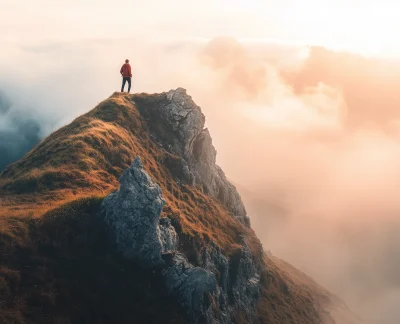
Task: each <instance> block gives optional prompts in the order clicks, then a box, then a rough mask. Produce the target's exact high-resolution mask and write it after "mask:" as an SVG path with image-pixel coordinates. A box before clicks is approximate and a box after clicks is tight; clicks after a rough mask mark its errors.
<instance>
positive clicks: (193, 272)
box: [163, 252, 217, 324]
mask: <svg viewBox="0 0 400 324" xmlns="http://www.w3.org/2000/svg"><path fill="white" fill-rule="evenodd" d="M163 275H164V277H165V283H166V286H167V289H168V291H169V293H170V294H171V295H173V296H175V297H176V298H177V299H178V300H179V302H180V304H181V306H182V308H183V309H184V310H185V313H186V316H187V317H188V319H189V320H190V323H194V324H195V323H199V322H206V323H212V322H213V320H212V317H213V316H212V311H210V310H209V308H210V307H211V303H210V302H211V299H210V298H211V297H212V296H213V295H214V294H215V292H216V291H217V280H216V278H215V275H214V273H212V272H211V271H208V270H206V269H204V268H200V267H194V266H193V265H192V264H190V263H189V262H188V261H187V259H186V257H185V256H184V255H183V254H181V253H179V252H177V253H175V254H174V255H173V257H172V259H171V260H170V262H169V267H168V268H166V269H164V270H163Z"/></svg>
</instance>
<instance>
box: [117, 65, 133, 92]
mask: <svg viewBox="0 0 400 324" xmlns="http://www.w3.org/2000/svg"><path fill="white" fill-rule="evenodd" d="M119 72H120V73H121V75H122V87H121V92H124V88H125V83H126V82H128V93H129V92H130V91H131V79H132V70H131V65H130V64H129V60H128V59H126V60H125V64H124V65H122V67H121V70H120V71H119Z"/></svg>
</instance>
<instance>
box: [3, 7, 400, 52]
mask: <svg viewBox="0 0 400 324" xmlns="http://www.w3.org/2000/svg"><path fill="white" fill-rule="evenodd" d="M399 12H400V4H399V3H398V2H396V1H392V0H381V1H378V0H367V1H360V0H351V1H347V0H346V1H345V0H333V1H332V0H331V1H328V0H303V1H297V0H264V1H261V0H230V1H228V0H203V1H187V0H170V1H161V0H158V1H157V0H148V1H137V0H120V1H118V2H115V1H109V0H96V1H92V0H85V1H78V0H70V1H64V0H37V1H29V0H16V1H14V0H2V1H1V2H0V28H1V30H2V31H3V32H2V33H1V35H0V39H1V40H7V41H11V42H18V43H35V42H45V41H49V40H77V39H93V38H97V39H98V38H126V37H132V36H140V35H141V36H151V37H152V38H155V39H171V38H179V39H182V38H191V37H199V38H213V37H215V36H231V37H235V38H255V39H271V38H273V39H279V40H287V41H297V42H303V43H306V44H311V45H322V46H327V47H331V48H336V49H343V48H346V49H347V50H352V51H357V52H362V53H364V54H365V55H385V56H393V55H396V54H398V53H399V52H400V44H398V42H396V41H394V40H393V32H394V31H396V30H398V29H399V28H400V21H399V20H398V19H397V17H398V15H399ZM315 26H318V28H315ZM4 31H5V32H4Z"/></svg>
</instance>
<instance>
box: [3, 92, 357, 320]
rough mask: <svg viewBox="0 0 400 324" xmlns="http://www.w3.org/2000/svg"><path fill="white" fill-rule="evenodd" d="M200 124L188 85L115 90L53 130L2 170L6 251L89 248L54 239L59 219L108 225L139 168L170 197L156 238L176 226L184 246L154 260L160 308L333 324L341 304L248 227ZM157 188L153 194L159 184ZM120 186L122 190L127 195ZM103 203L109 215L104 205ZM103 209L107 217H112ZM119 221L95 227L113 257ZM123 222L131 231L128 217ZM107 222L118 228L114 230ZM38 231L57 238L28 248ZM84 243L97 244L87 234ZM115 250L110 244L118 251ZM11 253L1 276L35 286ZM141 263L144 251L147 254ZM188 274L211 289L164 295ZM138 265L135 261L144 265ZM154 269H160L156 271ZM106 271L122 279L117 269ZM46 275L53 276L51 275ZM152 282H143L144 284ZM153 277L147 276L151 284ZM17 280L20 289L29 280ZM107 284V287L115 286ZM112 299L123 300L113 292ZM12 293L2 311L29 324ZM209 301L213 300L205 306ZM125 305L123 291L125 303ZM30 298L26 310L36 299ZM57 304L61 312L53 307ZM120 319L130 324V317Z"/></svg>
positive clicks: (197, 316)
mask: <svg viewBox="0 0 400 324" xmlns="http://www.w3.org/2000/svg"><path fill="white" fill-rule="evenodd" d="M204 121H205V117H204V115H203V114H202V113H201V110H200V108H199V107H198V106H197V105H196V104H195V103H194V102H193V100H192V99H191V98H190V96H188V95H187V94H186V91H185V90H184V89H182V88H178V89H177V90H171V91H170V92H167V93H162V94H154V95H148V94H134V95H125V94H120V93H115V94H114V95H112V96H111V97H110V98H109V99H107V100H105V101H103V102H102V103H100V104H99V105H98V106H97V107H96V108H95V109H94V110H92V111H90V112H89V113H87V114H85V115H83V116H81V117H78V118H77V119H75V120H74V121H73V122H72V123H71V124H69V125H67V126H65V127H63V128H61V129H59V130H57V131H56V132H54V133H53V134H51V135H50V136H49V137H47V138H46V139H45V140H44V141H42V142H41V143H40V144H39V145H38V146H37V147H36V148H34V149H33V150H32V151H30V152H29V153H27V154H26V156H25V157H24V158H22V159H21V160H19V161H17V162H16V163H13V164H12V165H10V166H9V167H7V168H6V169H5V170H4V171H3V172H2V174H1V177H0V194H1V195H2V197H3V199H2V201H1V205H0V207H1V208H0V222H1V224H4V226H2V231H1V233H0V238H1V241H0V247H1V249H2V253H6V252H5V251H9V250H12V251H17V252H15V255H20V254H21V253H26V252H23V251H25V250H26V249H28V250H29V248H28V247H31V245H33V246H34V247H35V248H34V249H33V250H36V251H41V250H47V249H49V246H48V245H46V244H49V242H51V244H50V245H54V244H55V245H56V246H57V249H61V250H60V252H61V253H62V254H66V255H69V254H70V253H71V249H75V244H78V245H79V244H83V242H75V239H72V242H68V243H65V244H64V245H61V247H60V246H59V245H60V244H59V242H57V240H59V238H58V236H57V238H54V237H53V236H54V233H53V231H50V232H49V231H48V228H52V227H57V228H58V229H59V230H63V227H62V226H60V225H59V224H57V222H61V223H63V222H66V223H67V224H69V222H72V223H73V224H74V226H77V227H78V228H79V226H83V225H82V224H79V222H80V221H82V222H83V223H86V224H87V223H90V222H92V221H93V222H98V221H99V219H101V217H99V216H96V215H99V214H101V213H104V211H105V209H106V210H107V208H106V207H105V206H106V205H105V204H104V202H105V201H106V200H107V199H108V198H106V200H104V202H103V199H104V198H105V197H106V196H108V197H110V195H113V194H112V192H114V191H116V190H117V191H116V192H118V189H119V185H120V184H119V182H118V178H119V179H120V181H121V179H122V177H121V178H120V176H121V174H123V172H125V173H126V172H130V171H127V170H129V167H130V168H131V169H132V168H133V169H132V170H137V171H134V172H139V174H142V175H147V176H148V177H149V179H151V180H148V181H154V182H155V183H156V185H157V186H159V188H160V192H162V195H163V196H162V200H163V201H164V203H165V204H164V205H163V208H161V209H162V211H160V214H159V215H157V213H155V219H156V221H155V223H154V224H156V227H154V231H156V232H154V233H157V231H159V230H160V229H157V226H161V227H162V228H164V227H166V228H168V231H167V232H172V231H175V233H176V235H177V240H176V241H175V240H174V239H173V235H172V236H169V237H168V240H169V242H170V243H168V245H169V248H168V249H164V250H162V251H163V252H160V253H161V254H163V258H161V259H159V258H158V257H157V258H156V259H155V260H159V261H157V262H160V264H164V265H163V266H162V270H161V272H160V273H159V276H158V275H157V276H158V277H157V278H156V280H157V282H161V283H162V282H163V284H162V285H166V287H165V288H166V290H163V289H161V290H160V291H158V290H155V294H154V295H155V297H154V296H153V297H154V300H153V302H155V301H156V300H157V298H159V297H160V296H163V295H164V294H169V295H171V296H173V297H174V299H175V300H176V304H173V305H172V306H171V309H172V308H174V307H177V308H179V309H181V310H182V313H181V315H179V316H180V320H182V321H185V319H186V321H187V320H188V319H189V320H190V322H193V323H195V322H198V323H202V322H206V323H231V322H235V323H241V322H248V321H250V322H253V323H296V324H297V323H308V324H309V323H334V319H333V317H332V316H333V315H331V314H330V313H329V307H330V306H329V305H330V303H332V304H333V303H334V301H333V300H334V298H333V296H332V295H331V294H330V293H329V292H327V291H326V290H324V289H323V288H322V287H320V286H318V285H317V284H315V283H314V282H313V281H312V280H311V279H309V278H308V277H306V276H304V277H302V278H303V279H302V281H303V283H302V284H301V283H300V282H298V281H299V280H298V279H296V280H295V279H293V278H295V275H294V273H295V271H294V270H293V269H291V268H290V267H288V266H285V265H284V263H282V262H280V261H277V260H278V259H275V258H273V257H272V256H268V255H263V252H262V247H261V244H260V242H259V240H258V239H257V237H256V236H255V234H254V232H253V230H252V229H251V228H250V222H249V218H248V216H247V215H246V210H245V207H244V205H243V203H242V201H241V199H240V196H239V194H238V193H237V191H236V189H235V188H234V186H233V185H232V184H230V183H229V181H228V180H227V179H226V177H225V175H224V173H223V171H222V170H221V169H220V168H219V167H218V166H217V165H216V164H215V158H216V151H215V149H214V147H213V146H212V140H211V136H210V134H209V132H208V130H207V129H204ZM138 156H140V157H141V161H140V163H139V162H137V161H138V160H137V157H138ZM135 158H136V160H135ZM134 160H135V161H136V164H135V162H134V163H133V164H131V163H132V161H134ZM135 165H136V166H135ZM124 170H125V171H124ZM132 172H133V171H132ZM147 176H145V177H147ZM149 183H151V182H149ZM138 185H139V187H140V188H145V189H146V186H144V187H142V186H143V185H144V183H143V182H141V183H139V184H138ZM131 186H132V182H128V183H127V186H126V187H127V188H130V187H131ZM151 186H152V187H154V186H155V184H154V185H151ZM135 188H136V187H135ZM122 189H123V187H122V182H121V189H120V190H122ZM129 190H131V189H129ZM129 190H128V192H131V193H132V192H134V193H136V192H138V190H137V189H134V190H133V189H132V190H133V191H129ZM132 199H133V198H131V199H130V200H121V202H120V203H118V204H111V205H112V206H115V205H116V206H124V204H126V203H129V201H132ZM125 201H126V202H125ZM102 202H103V205H102V206H103V207H101V206H100V204H101V203H102ZM82 206H83V207H82ZM85 206H86V207H85ZM87 206H91V207H90V208H93V210H95V212H91V211H87V212H85V208H89V207H87ZM133 207H134V209H133V213H135V212H136V211H137V210H136V206H133ZM71 208H72V210H74V212H73V213H72V215H75V216H73V217H72V220H71V219H70V218H69V216H68V213H66V212H65V210H69V209H71ZM121 208H122V207H121ZM109 210H110V209H109ZM143 210H144V211H143V212H140V213H139V214H138V215H139V216H137V217H135V220H136V219H138V217H139V218H140V215H148V209H147V206H146V205H144V208H143ZM105 212H106V214H107V211H105ZM80 214H82V215H87V219H86V220H85V218H82V219H81V218H80V216H79V215H80ZM121 214H122V213H121V212H117V213H115V215H114V214H112V215H114V216H106V218H107V217H108V219H113V221H108V222H103V221H101V222H100V223H101V224H100V225H99V224H97V225H96V226H100V228H101V230H99V231H104V233H108V234H107V237H109V239H107V242H108V243H107V248H106V249H107V250H110V251H112V252H109V253H111V254H112V255H114V257H115V258H121V256H120V254H119V253H118V252H116V250H118V249H119V251H121V249H120V245H119V243H118V242H120V240H119V239H118V237H121V236H119V235H121V233H122V235H123V236H124V235H125V234H126V233H127V230H126V228H125V229H124V230H123V231H122V232H118V231H115V228H116V226H115V224H121V219H120V218H118V217H120V215H121ZM60 215H61V216H60ZM129 215H131V214H129ZM129 215H128V216H129ZM110 217H112V218H110ZM129 217H130V216H129ZM158 219H159V220H158ZM122 221H123V222H122V223H123V224H126V222H125V223H124V220H123V219H122ZM54 222H55V225H54V224H53V223H54ZM157 222H160V225H157ZM107 223H108V224H109V225H111V226H107V225H106V224H107ZM10 224H11V225H10ZM49 224H53V225H51V226H50V225H49ZM68 226H70V225H66V228H69V227H68ZM113 226H114V227H113ZM140 226H142V225H140ZM146 226H147V225H146ZM117 227H118V226H117ZM128 227H129V226H128ZM113 228H114V229H113ZM140 228H142V227H140ZM143 228H144V227H143ZM85 230H89V229H87V228H86V229H85ZM130 231H131V232H130V233H131V234H132V235H133V239H137V238H138V237H137V233H138V232H139V231H132V228H130ZM151 231H153V229H152V230H151ZM21 233H23V235H21ZM37 233H42V234H41V235H42V236H43V237H51V239H48V240H47V241H46V240H45V243H43V242H42V241H39V242H37V241H34V240H33V241H32V237H35V236H37V235H38V234H37ZM57 233H58V232H57ZM151 233H153V232H151ZM85 235H87V236H88V237H89V238H91V237H92V236H91V235H92V234H91V233H90V231H89V232H88V233H86V234H85ZM149 237H151V238H152V240H153V238H154V237H157V235H156V236H154V235H153V234H152V235H150V236H149ZM164 237H165V236H164ZM116 238H117V239H116ZM98 239H100V238H99V237H93V238H92V240H93V241H94V242H97V240H98ZM164 241H165V239H164ZM141 242H143V241H141ZM146 242H147V241H146ZM151 242H154V241H151ZM92 243H93V242H92ZM43 244H44V245H43ZM71 244H72V246H70V245H71ZM130 244H131V241H129V242H128V245H130ZM157 244H158V243H157ZM110 246H113V247H114V248H112V249H111V248H110ZM118 246H119V248H118ZM144 246H147V245H144ZM157 246H158V245H157ZM53 248H54V247H53ZM88 248H90V245H89V247H88ZM171 249H172V252H171ZM134 251H136V249H134ZM151 251H153V250H151ZM160 251H161V250H160ZM35 253H39V252H31V253H30V254H29V253H28V259H29V260H30V262H33V261H32V260H31V258H33V259H35V258H40V259H42V258H44V259H45V260H47V256H46V253H44V252H41V253H42V254H40V257H39V256H38V255H35ZM134 253H136V252H134ZM157 253H158V252H157ZM6 254H7V255H8V257H7V258H6V259H5V261H4V262H2V264H1V266H2V268H1V269H3V268H5V269H12V270H13V271H15V272H16V273H18V274H20V275H21V274H22V277H26V278H25V279H29V280H28V281H33V282H37V281H38V280H39V279H38V278H36V277H33V275H32V274H30V273H27V272H26V271H25V272H24V271H21V269H20V267H21V265H20V264H19V262H18V260H17V259H16V257H15V256H13V255H12V254H10V253H9V252H7V253H6ZM161 254H160V257H161V256H162V255H161ZM100 255H101V254H100ZM128 255H129V253H128ZM143 255H148V254H147V252H146V253H145V254H143ZM141 258H143V256H141ZM90 260H91V259H90ZM137 260H138V259H137V258H136V259H135V258H133V259H132V260H129V258H128V260H122V261H120V262H122V263H124V264H125V263H126V264H129V266H131V267H132V262H133V264H137V262H138V261H137ZM60 262H61V261H60ZM62 262H66V261H65V260H63V261H62ZM80 262H83V261H82V260H81V259H77V260H76V263H77V264H79V263H80ZM91 262H92V263H93V264H96V265H97V266H101V262H100V261H99V260H97V259H96V260H92V261H91ZM139 263H140V262H139ZM45 264H47V263H45ZM165 264H169V265H168V266H166V265H165ZM53 266H54V267H56V266H55V265H53ZM47 267H49V266H47ZM182 267H183V268H184V269H187V270H189V271H191V272H193V271H194V273H200V272H201V273H203V274H205V273H206V274H207V276H209V278H215V279H210V280H211V281H209V284H208V286H210V287H211V286H212V287H211V288H212V289H208V288H207V289H205V290H204V289H203V288H202V287H203V286H202V285H201V282H200V284H199V282H198V280H195V279H197V277H193V278H194V281H193V284H191V285H190V286H188V287H186V288H185V289H183V288H182V289H180V288H179V287H181V286H180V285H179V286H176V287H178V288H177V289H175V288H173V289H172V290H171V289H168V284H169V283H171V282H174V280H175V279H176V277H175V274H176V273H179V276H181V275H184V276H186V272H185V271H186V270H185V271H184V272H182V273H181V272H176V269H181V268H182ZM140 268H141V265H140V264H139V265H138V269H139V270H140ZM150 268H152V269H155V270H156V271H157V273H158V270H157V268H156V267H154V266H153V265H151V266H150ZM46 269H47V268H46ZM168 269H170V270H173V269H175V270H173V274H171V275H169V277H167V278H168V280H167V281H165V280H166V279H165V278H166V277H165V276H166V275H165V273H170V271H169V270H168ZM191 269H195V270H191ZM196 269H198V270H196ZM201 269H203V270H201ZM47 270H48V269H47ZM47 270H46V271H47ZM53 270H54V269H53ZM139 270H138V271H139ZM109 271H110V273H113V275H116V273H115V272H113V271H114V270H112V269H111V268H110V269H109ZM50 272H51V271H50ZM0 273H1V271H0ZM46 273H47V272H46ZM83 275H84V274H83V273H80V272H79V271H78V272H77V273H76V277H73V278H70V277H67V276H66V275H65V274H64V275H63V276H64V277H63V276H61V277H62V278H64V280H66V281H72V282H73V283H74V282H76V281H77V280H78V281H79V280H80V278H81V277H82V276H83ZM46 276H50V277H51V275H50V274H46ZM167 276H168V275H167ZM51 278H52V280H54V282H55V283H57V284H56V285H55V287H53V288H52V289H53V290H55V291H57V292H58V295H59V296H61V300H62V296H63V294H62V293H59V291H60V284H59V281H58V279H57V278H54V277H51ZM144 278H147V277H146V276H144ZM224 278H225V279H224ZM305 278H307V279H305ZM153 279H154V278H148V279H146V280H148V282H153V281H152V280H153ZM19 280H20V281H23V280H22V279H21V278H20V279H19ZM99 280H100V279H99V278H97V277H96V278H94V279H93V282H92V284H93V285H96V284H98V285H99V283H101V281H99ZM127 280H128V279H127ZM129 280H132V278H129ZM129 280H128V281H129ZM146 280H144V281H146ZM11 281H12V279H7V278H6V279H5V286H6V287H8V288H7V289H8V290H10V291H11V290H12V289H11V288H10V287H11V286H13V285H14V284H12V283H11ZM39 281H40V280H39ZM178 281H179V280H178ZM129 282H130V281H129ZM305 283H307V284H305ZM132 285H134V286H135V285H136V283H135V282H132ZM14 286H15V285H14ZM100 286H101V285H100ZM208 286H207V287H208ZM18 287H19V288H18V289H19V290H18V289H17V290H18V292H16V293H15V294H16V295H17V296H18V297H20V298H22V297H21V296H23V295H24V293H25V291H26V290H27V288H26V287H25V286H24V287H22V288H21V287H20V286H18ZM101 287H102V289H103V288H104V289H105V290H106V291H108V290H107V289H110V288H107V287H103V286H101ZM135 287H136V288H135V289H136V290H137V291H140V289H141V288H140V285H136V286H135ZM174 287H175V286H174ZM199 291H200V293H199ZM101 293H102V294H101V295H103V297H101V298H100V299H101V300H102V301H103V302H105V301H106V300H107V296H104V295H105V291H101ZM113 293H114V294H118V292H115V291H113ZM47 294H48V293H47ZM75 294H76V292H75ZM193 294H194V295H193ZM9 295H10V294H9ZM11 295H12V294H11ZM11 295H10V296H9V300H7V301H6V303H5V305H8V308H7V310H6V312H13V311H15V312H16V313H17V314H18V316H19V317H21V323H30V318H29V311H27V310H26V309H24V308H23V307H22V310H18V308H17V307H16V306H15V301H11V300H13V298H12V296H11ZM45 295H46V294H45ZM189 295H191V296H197V297H196V299H195V300H197V301H196V302H190V305H191V306H190V307H189V306H188V302H189V301H188V296H189ZM71 296H75V295H74V294H72V295H71ZM84 296H86V297H85V298H86V299H87V301H91V300H92V299H91V298H92V297H90V293H89V295H85V294H84ZM113 296H114V298H116V299H118V298H120V297H118V295H113ZM205 296H208V297H207V298H205ZM126 297H127V296H125V295H124V298H126ZM41 298H42V299H43V298H44V297H43V296H42V297H41ZM128 298H129V297H128ZM22 299H23V300H25V303H26V304H28V305H30V304H29V303H30V302H29V301H27V300H26V299H24V298H22ZM44 299H46V298H44ZM59 299H60V297H59V298H58V299H57V298H54V300H52V302H49V301H48V300H47V299H46V300H47V302H48V303H49V305H47V307H48V309H47V312H48V313H52V314H53V315H54V316H56V317H57V316H59V317H62V318H65V320H66V321H67V322H66V323H68V321H74V320H75V321H76V319H80V320H82V316H83V315H82V314H84V313H85V312H86V311H87V313H88V314H91V315H90V316H91V318H95V316H96V315H95V314H94V313H93V312H95V310H94V309H92V308H90V307H89V306H87V307H88V308H87V309H86V310H80V311H76V310H75V311H70V312H71V313H69V312H68V311H67V308H65V307H66V305H68V303H64V304H63V303H62V302H60V300H59ZM51 303H53V304H54V305H53V306H51ZM150 304H151V303H149V305H150ZM155 304H157V302H155ZM55 305H58V307H56V308H58V311H57V312H55V311H54V306H55ZM72 305H73V302H72ZM138 305H140V303H139V304H138ZM2 307H4V306H2ZM115 307H116V306H115ZM154 307H158V306H154ZM27 309H28V308H27ZM116 309H117V307H116V308H115V309H111V310H110V311H109V314H107V315H104V317H103V318H100V321H99V319H96V321H98V322H104V323H107V322H113V321H112V320H108V321H107V319H106V318H107V316H115V314H116V313H115V312H116ZM2 312H4V310H3V309H0V314H1V313H2ZM119 312H120V313H122V315H121V314H120V315H118V316H122V317H121V318H123V316H125V315H126V316H127V317H126V318H128V317H129V316H128V314H127V313H126V312H127V310H124V311H122V312H121V310H119ZM163 312H164V313H163ZM165 312H166V313H165ZM161 313H162V314H164V315H165V314H167V315H166V316H167V317H168V316H170V317H171V318H169V320H171V321H174V320H175V319H174V318H175V317H174V316H172V315H171V314H172V313H171V314H170V313H169V312H168V309H167V310H164V311H160V314H161ZM27 314H28V315H27ZM111 314H113V315H111ZM86 316H89V315H86ZM141 316H142V318H143V319H146V320H147V321H148V320H149V318H150V317H149V316H150V315H149V314H147V313H146V312H142V313H141ZM179 316H178V317H179ZM178 321H179V320H178ZM32 322H35V321H32ZM36 322H38V321H37V320H36ZM39 322H40V321H39ZM120 322H121V319H120ZM122 322H129V321H126V319H125V318H123V319H122ZM132 323H134V321H133V322H132ZM349 323H350V322H349ZM340 324H343V323H340Z"/></svg>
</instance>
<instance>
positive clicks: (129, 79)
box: [121, 77, 131, 92]
mask: <svg viewBox="0 0 400 324" xmlns="http://www.w3.org/2000/svg"><path fill="white" fill-rule="evenodd" d="M126 82H128V92H130V91H131V78H128V77H123V78H122V87H121V92H124V88H125V83H126Z"/></svg>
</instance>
